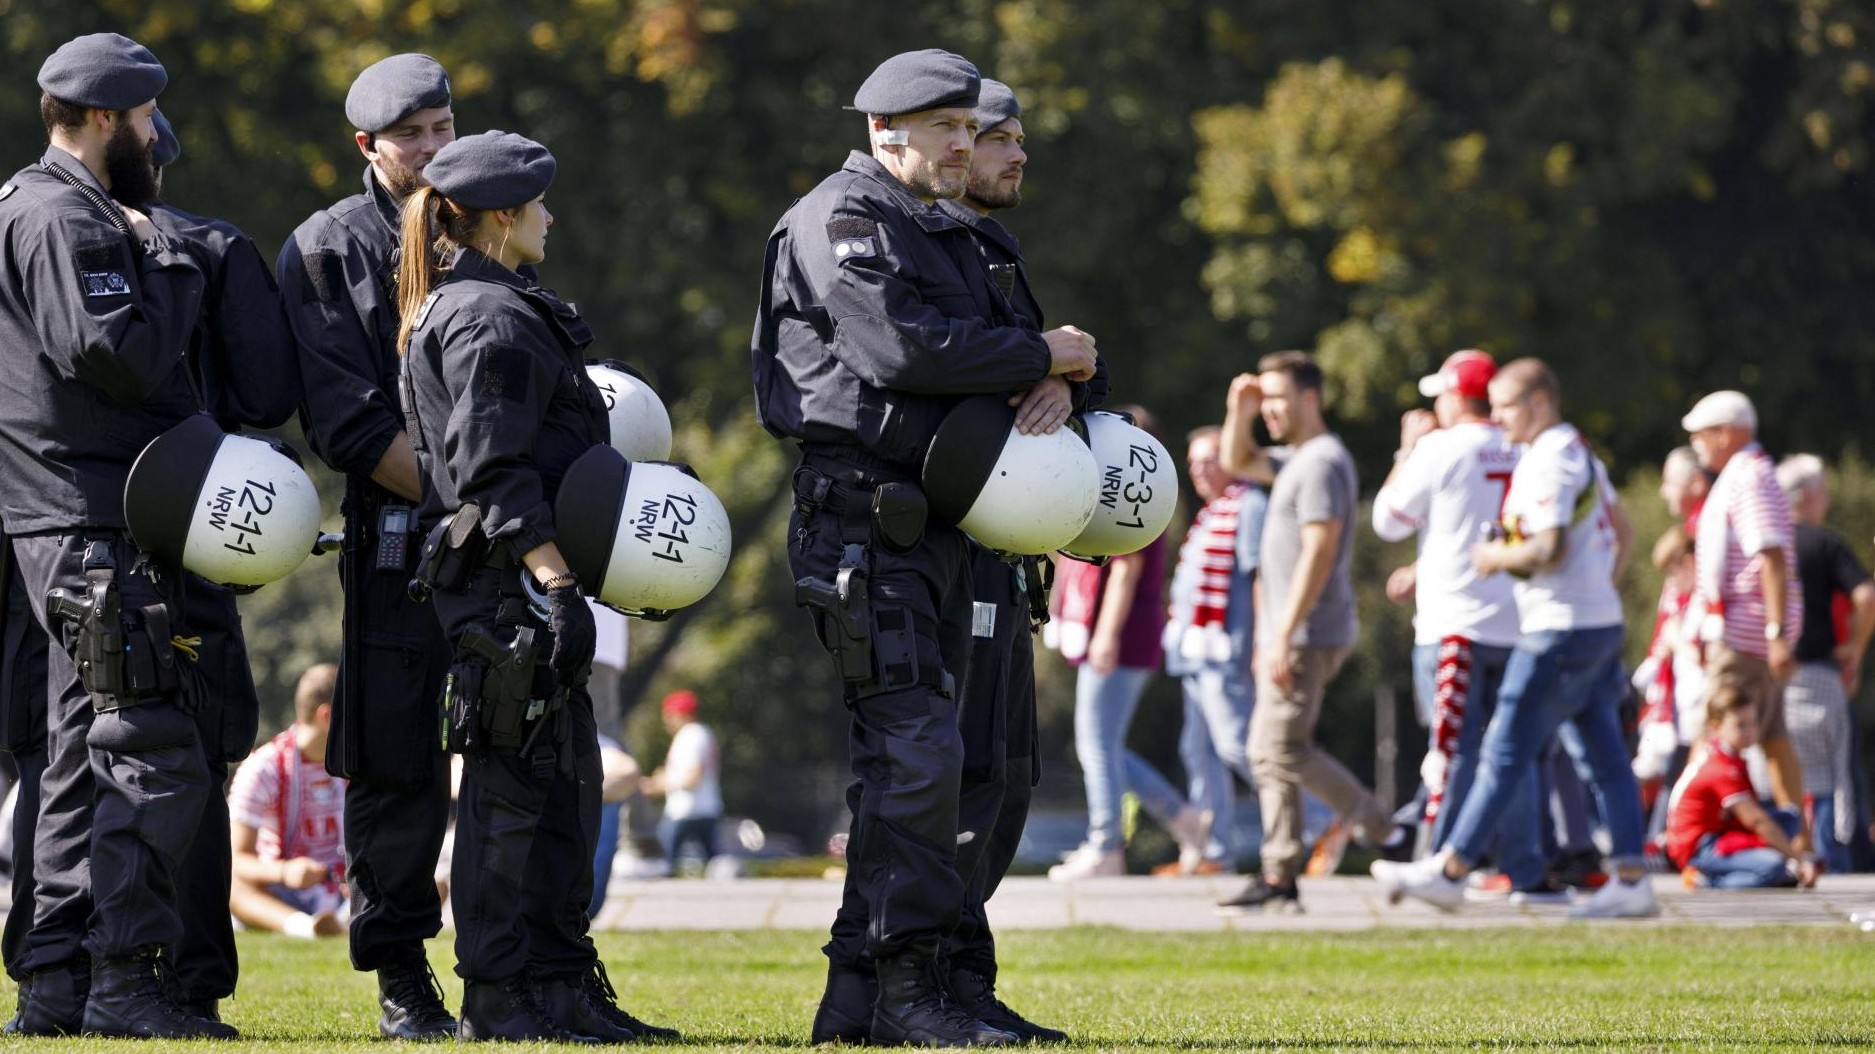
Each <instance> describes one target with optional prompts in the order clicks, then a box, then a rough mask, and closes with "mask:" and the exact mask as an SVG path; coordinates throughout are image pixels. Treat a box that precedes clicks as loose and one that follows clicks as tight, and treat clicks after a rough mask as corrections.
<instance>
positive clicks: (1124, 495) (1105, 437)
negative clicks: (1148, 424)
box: [1061, 410, 1178, 559]
mask: <svg viewBox="0 0 1875 1054" xmlns="http://www.w3.org/2000/svg"><path fill="white" fill-rule="evenodd" d="M1074 427H1077V428H1079V429H1080V430H1081V431H1082V432H1083V434H1085V435H1086V437H1087V445H1088V448H1089V449H1090V450H1092V451H1093V455H1094V463H1095V467H1096V472H1097V473H1098V476H1099V480H1100V494H1099V497H1098V499H1097V500H1096V502H1095V504H1094V515H1093V517H1092V518H1091V519H1089V520H1088V521H1087V527H1086V529H1085V530H1083V531H1081V533H1080V534H1079V535H1077V536H1076V537H1075V539H1074V540H1073V541H1071V542H1069V543H1068V544H1066V545H1064V546H1062V547H1061V550H1062V552H1064V553H1066V554H1067V555H1069V556H1074V557H1080V558H1084V559H1085V558H1101V557H1108V556H1123V555H1125V554H1127V553H1136V552H1138V551H1139V550H1141V549H1144V548H1145V547H1146V546H1148V545H1151V544H1152V543H1153V541H1154V540H1155V539H1157V538H1158V537H1159V536H1160V535H1161V534H1164V533H1165V528H1166V526H1167V525H1168V524H1170V523H1171V522H1172V512H1173V510H1174V509H1176V508H1177V507H1178V469H1177V468H1176V467H1175V466H1174V463H1173V461H1172V455H1171V453H1170V452H1168V451H1167V450H1166V449H1165V444H1163V443H1161V442H1159V440H1158V439H1157V438H1155V437H1154V436H1153V434H1152V433H1151V432H1148V431H1146V430H1145V429H1143V428H1141V427H1139V426H1138V425H1135V424H1134V423H1133V422H1132V421H1130V420H1128V419H1127V417H1126V416H1125V415H1123V414H1117V413H1112V412H1110V411H1106V410H1095V411H1093V412H1092V413H1089V414H1088V415H1087V416H1086V417H1085V418H1083V419H1082V420H1080V421H1078V422H1076V423H1075V425H1074Z"/></svg>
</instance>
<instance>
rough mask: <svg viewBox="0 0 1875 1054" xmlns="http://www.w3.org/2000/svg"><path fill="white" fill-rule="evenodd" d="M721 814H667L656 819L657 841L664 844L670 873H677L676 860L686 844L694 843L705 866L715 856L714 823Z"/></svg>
mask: <svg viewBox="0 0 1875 1054" xmlns="http://www.w3.org/2000/svg"><path fill="white" fill-rule="evenodd" d="M721 819H722V817H721V816H686V817H684V818H683V819H681V820H675V819H672V818H671V817H669V816H666V817H664V818H663V819H661V820H659V821H658V841H659V842H661V843H663V845H664V858H665V859H666V860H669V861H670V862H671V874H673V875H674V874H676V873H677V861H678V858H679V857H680V856H681V855H682V854H683V851H684V848H685V847H686V846H690V845H694V846H696V848H697V855H698V856H700V857H701V858H702V859H703V864H704V866H705V867H708V866H709V863H710V861H711V860H714V859H715V858H716V824H717V822H718V821H720V820H721Z"/></svg>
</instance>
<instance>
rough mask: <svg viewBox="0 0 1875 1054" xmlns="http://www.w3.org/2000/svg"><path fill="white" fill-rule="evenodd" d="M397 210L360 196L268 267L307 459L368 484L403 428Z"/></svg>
mask: <svg viewBox="0 0 1875 1054" xmlns="http://www.w3.org/2000/svg"><path fill="white" fill-rule="evenodd" d="M399 237H400V235H399V231H398V210H397V201H396V199H394V198H392V197H391V195H390V192H389V191H387V190H385V189H384V187H383V185H382V184H380V183H379V182H378V180H377V176H376V175H375V174H374V173H373V172H372V170H371V168H370V167H369V166H367V167H366V168H365V185H364V193H362V194H354V195H352V196H351V197H349V198H345V199H343V200H341V201H339V202H337V203H336V204H334V205H333V206H332V207H330V208H327V209H321V210H320V211H318V212H315V213H313V214H312V216H310V217H308V218H307V220H306V222H305V223H302V224H300V225H299V228H298V229H297V230H295V231H294V232H293V237H292V238H290V239H288V240H287V243H286V245H285V246H283V247H281V249H280V259H279V261H278V263H277V264H276V265H275V266H276V269H277V270H278V272H279V276H280V292H281V296H282V298H283V299H284V300H285V303H286V313H287V320H288V322H289V323H290V325H291V326H292V330H293V335H294V337H295V338H296V339H297V340H298V342H299V370H300V380H301V383H302V384H303V385H304V389H303V392H302V395H301V399H300V424H301V426H302V427H303V428H304V430H305V433H306V442H307V444H308V445H309V446H311V447H312V449H313V453H315V454H318V455H319V457H320V459H321V460H323V461H324V462H325V463H326V464H328V465H331V466H332V467H333V468H334V469H337V470H338V471H340V472H343V473H346V474H347V475H353V476H369V475H370V474H371V470H372V469H374V468H376V467H377V465H378V462H379V461H381V460H383V458H384V452H385V451H386V450H389V449H390V446H391V440H393V439H394V438H396V436H397V433H398V432H399V431H400V430H402V429H403V427H404V419H403V408H402V407H400V406H399V405H398V404H397V396H396V392H397V372H398V364H397V349H396V343H397V326H398V314H397V246H398V241H399Z"/></svg>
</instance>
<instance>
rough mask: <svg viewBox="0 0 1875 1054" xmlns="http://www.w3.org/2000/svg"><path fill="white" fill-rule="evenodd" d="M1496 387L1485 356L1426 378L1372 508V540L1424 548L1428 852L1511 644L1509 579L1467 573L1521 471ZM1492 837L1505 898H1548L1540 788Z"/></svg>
mask: <svg viewBox="0 0 1875 1054" xmlns="http://www.w3.org/2000/svg"><path fill="white" fill-rule="evenodd" d="M1496 375H1497V363H1496V362H1495V361H1493V360H1492V358H1491V356H1489V355H1487V354H1485V353H1484V352H1482V351H1469V350H1468V351H1459V352H1454V353H1453V354H1452V355H1451V356H1449V357H1448V358H1447V359H1446V360H1445V363H1444V365H1442V366H1440V367H1439V372H1437V373H1435V374H1433V375H1431V376H1429V377H1425V378H1422V379H1421V380H1420V382H1419V390H1420V393H1421V394H1423V395H1428V396H1431V397H1432V399H1433V404H1432V411H1431V412H1430V413H1429V412H1427V411H1425V410H1410V411H1408V412H1407V413H1406V414H1405V415H1404V416H1403V417H1402V418H1401V419H1400V449H1399V452H1398V453H1396V454H1395V455H1394V456H1393V458H1394V464H1393V471H1392V472H1391V473H1389V474H1388V476H1387V480H1386V482H1385V483H1383V484H1382V485H1381V487H1380V493H1379V494H1377V495H1375V496H1374V512H1373V516H1374V533H1376V534H1378V535H1380V537H1381V538H1383V539H1385V540H1387V541H1389V542H1397V541H1400V540H1402V539H1405V538H1408V537H1411V536H1413V535H1417V536H1418V538H1419V549H1418V557H1417V559H1416V561H1415V563H1414V569H1415V570H1414V591H1413V599H1414V604H1415V612H1414V616H1413V694H1414V697H1415V699H1416V700H1417V702H1418V705H1419V712H1420V715H1421V717H1422V718H1423V719H1424V720H1425V721H1426V723H1427V726H1428V728H1429V729H1430V731H1431V735H1430V742H1429V743H1428V745H1427V750H1426V762H1425V764H1424V765H1422V766H1421V769H1420V773H1421V775H1422V777H1423V778H1424V780H1425V784H1426V802H1425V822H1426V825H1427V829H1428V831H1429V832H1430V840H1429V842H1428V843H1427V844H1430V845H1435V846H1436V845H1438V844H1440V842H1441V841H1443V835H1444V833H1445V832H1446V831H1447V830H1448V829H1449V828H1450V827H1451V818H1452V817H1453V816H1454V815H1455V814H1456V812H1457V810H1458V807H1459V806H1460V805H1461V804H1462V803H1463V802H1464V800H1465V795H1466V793H1467V792H1468V791H1469V790H1470V788H1471V785H1472V781H1473V780H1474V779H1475V778H1476V775H1477V768H1478V748H1479V746H1480V745H1481V743H1482V742H1483V739H1484V729H1485V726H1486V725H1487V724H1488V723H1489V722H1490V719H1491V714H1492V712H1493V711H1494V710H1495V709H1496V707H1497V692H1498V686H1499V685H1500V684H1502V683H1503V680H1504V668H1505V666H1506V665H1507V664H1508V663H1509V662H1510V649H1511V645H1513V644H1515V643H1516V642H1517V605H1516V600H1515V598H1514V597H1513V596H1512V594H1511V585H1510V578H1509V576H1507V575H1495V574H1493V575H1487V574H1480V573H1478V571H1477V569H1476V568H1474V567H1473V566H1472V564H1471V547H1472V545H1473V544H1474V543H1476V542H1477V541H1478V539H1479V537H1480V534H1479V531H1480V529H1481V528H1485V527H1489V526H1491V525H1494V524H1496V523H1497V522H1498V519H1499V517H1500V516H1502V514H1503V506H1504V500H1505V498H1506V497H1507V496H1508V494H1509V492H1510V479H1511V472H1512V470H1514V469H1515V468H1516V467H1517V456H1518V451H1517V448H1516V447H1515V446H1513V445H1512V444H1511V442H1510V440H1509V439H1507V438H1505V436H1504V432H1503V430H1502V429H1500V428H1499V427H1498V426H1497V425H1495V424H1493V423H1492V422H1491V400H1490V393H1489V391H1488V386H1489V385H1490V383H1491V379H1492V378H1493V377H1495V376H1496ZM1497 830H1498V842H1497V846H1496V851H1495V852H1494V853H1493V856H1494V858H1495V859H1496V860H1497V866H1498V869H1499V870H1500V871H1502V872H1503V873H1504V874H1505V875H1506V876H1508V877H1509V879H1510V886H1511V891H1512V893H1513V894H1522V895H1524V896H1525V897H1528V896H1532V895H1538V894H1542V893H1545V892H1548V890H1547V888H1546V884H1545V881H1544V877H1545V874H1544V872H1545V866H1544V865H1545V859H1544V855H1543V846H1542V837H1541V832H1540V830H1539V828H1538V810H1537V785H1536V781H1535V780H1530V779H1526V780H1523V781H1522V782H1520V783H1519V784H1518V787H1517V790H1516V792H1515V793H1514V795H1513V796H1512V799H1511V803H1510V805H1508V806H1507V807H1506V808H1505V809H1504V812H1503V815H1502V817H1501V818H1500V820H1499V821H1498V828H1497Z"/></svg>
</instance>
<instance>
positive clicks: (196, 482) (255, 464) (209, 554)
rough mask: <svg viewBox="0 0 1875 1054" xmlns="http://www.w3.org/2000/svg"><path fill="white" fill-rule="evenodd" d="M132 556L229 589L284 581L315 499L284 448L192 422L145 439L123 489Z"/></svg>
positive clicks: (309, 537) (313, 522)
mask: <svg viewBox="0 0 1875 1054" xmlns="http://www.w3.org/2000/svg"><path fill="white" fill-rule="evenodd" d="M124 521H125V523H126V524H127V525H128V526H129V528H130V536H131V538H132V539H133V540H135V541H136V543H137V547H138V548H140V549H142V550H143V551H145V552H147V553H150V554H151V555H152V556H155V557H156V558H157V559H158V560H161V561H163V562H165V563H170V564H180V565H182V566H183V567H184V568H187V569H188V570H190V571H193V572H195V573H196V574H198V575H201V576H202V577H203V578H206V579H208V580H209V581H211V582H215V583H218V584H220V585H224V586H227V587H229V588H231V589H236V590H251V589H257V588H259V587H261V586H264V585H266V584H267V583H269V582H276V581H278V580H280V579H282V578H285V577H286V576H287V575H288V574H289V573H291V572H292V570H293V569H294V568H296V567H298V566H299V565H300V562H301V561H303V560H305V559H306V557H308V556H310V555H311V554H312V551H313V547H314V546H315V545H316V544H317V543H318V541H319V493H318V491H316V490H315V489H314V488H313V482H312V477H310V476H308V475H307V474H306V470H305V469H304V468H301V467H300V463H299V458H298V457H297V456H295V455H294V454H293V450H292V448H291V447H288V446H286V445H285V444H284V443H280V442H278V441H277V440H270V439H262V438H257V437H254V436H245V435H230V434H228V433H227V432H223V431H222V430H221V427H220V426H219V425H217V424H216V423H215V422H214V419H212V418H210V417H209V416H207V415H206V414H196V415H194V416H192V417H190V418H188V419H187V420H185V421H183V422H182V423H181V424H178V425H177V426H175V427H174V428H171V429H170V430H169V431H167V432H164V433H163V434H162V435H160V436H157V437H156V438H155V439H152V440H151V441H150V443H149V445H148V446H145V447H144V448H143V452H142V453H140V454H138V455H137V460H136V463H135V464H133V465H132V466H131V468H130V477H129V479H128V480H126V481H125V483H124Z"/></svg>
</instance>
